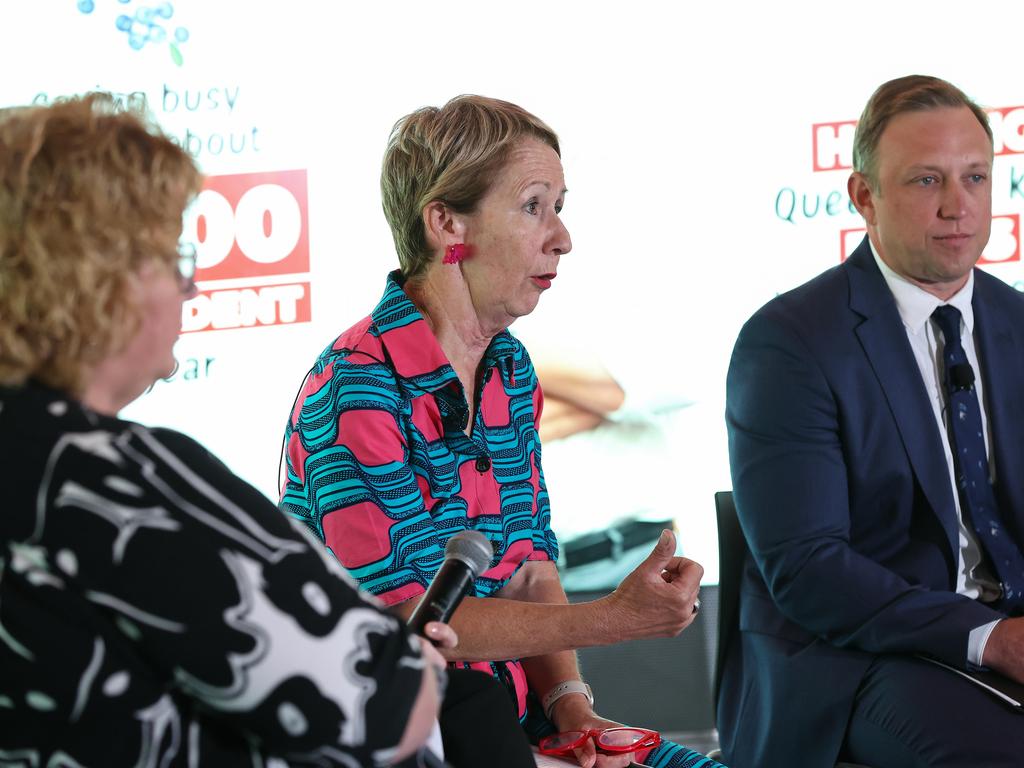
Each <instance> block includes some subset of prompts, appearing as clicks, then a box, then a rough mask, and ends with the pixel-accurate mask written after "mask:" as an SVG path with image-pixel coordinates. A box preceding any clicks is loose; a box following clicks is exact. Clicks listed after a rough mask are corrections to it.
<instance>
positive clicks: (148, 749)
mask: <svg viewBox="0 0 1024 768" xmlns="http://www.w3.org/2000/svg"><path fill="white" fill-rule="evenodd" d="M200 182H201V178H200V175H199V172H198V170H197V169H196V167H195V164H194V163H193V161H192V159H191V158H190V157H189V156H188V155H187V154H186V153H185V152H184V151H182V150H181V148H179V147H178V146H176V145H175V144H174V143H173V142H171V141H170V140H169V139H168V138H167V137H166V136H164V135H163V134H162V133H161V132H160V131H159V130H158V129H157V128H156V127H155V126H153V125H151V124H150V123H148V122H147V121H146V120H145V119H144V118H143V117H141V116H139V115H137V114H133V113H129V112H122V111H119V110H117V109H115V108H114V105H113V102H112V101H111V99H110V98H109V97H106V96H103V95H98V94H93V95H89V96H87V97H84V98H81V99H71V100H67V101H63V102H60V103H57V104H55V105H53V106H50V107H36V108H24V109H15V110H8V111H6V112H4V113H2V114H0V467H2V475H0V479H2V481H3V482H2V485H3V488H4V494H5V500H4V507H3V514H0V606H2V612H0V670H3V672H2V674H0V755H6V756H8V757H11V756H15V755H16V756H17V759H18V760H20V761H23V762H24V763H25V764H32V765H37V764H38V765H53V764H56V763H60V764H61V765H72V764H73V765H105V766H127V765H169V764H174V765H178V764H184V763H185V762H186V761H187V762H188V764H189V765H216V766H232V765H263V764H269V763H267V762H266V758H268V757H270V756H275V757H277V758H280V759H282V760H284V761H285V762H286V764H303V765H312V764H315V765H342V766H353V765H360V766H364V765H365V766H370V765H373V766H383V765H392V764H394V762H395V761H396V760H399V759H403V758H405V757H406V756H409V755H412V754H413V753H414V752H416V751H418V749H419V747H420V745H421V744H422V743H423V742H424V741H425V739H426V738H427V735H428V733H429V730H430V728H431V727H432V726H433V724H434V722H435V717H436V713H437V709H438V701H439V691H438V685H439V683H440V682H441V681H442V680H443V676H444V672H443V668H444V664H443V661H442V659H441V657H440V656H439V655H438V654H437V652H436V651H434V650H433V649H432V648H431V647H430V646H429V645H426V644H424V643H422V642H421V641H420V640H419V639H418V638H416V637H411V636H410V635H409V634H408V632H407V630H406V629H405V628H404V626H403V625H402V624H401V623H400V622H399V621H398V620H397V619H396V618H394V617H392V616H391V615H389V614H387V613H385V612H383V611H382V610H381V609H380V608H379V607H378V606H377V604H376V603H374V602H373V601H372V600H371V599H370V598H366V597H363V596H362V595H360V594H359V593H358V592H357V591H356V590H355V589H354V588H353V586H352V585H351V583H350V582H348V581H346V580H345V579H344V578H343V577H342V576H340V572H339V569H338V568H337V566H336V565H335V564H333V563H332V562H330V561H329V560H328V559H327V558H324V557H323V556H322V554H321V553H320V552H319V551H318V547H317V545H316V544H313V543H311V542H310V541H309V540H308V539H307V537H306V536H305V535H303V533H302V532H301V531H300V530H298V529H297V528H296V527H293V526H292V525H290V524H289V523H288V521H287V520H286V518H285V517H284V516H283V515H281V514H280V513H279V512H278V511H277V509H276V508H275V507H274V505H273V504H271V503H270V502H269V501H268V500H266V499H265V498H264V497H263V496H262V495H261V494H259V493H258V492H257V491H256V490H255V489H253V488H252V487H251V486H249V485H247V484H246V483H244V482H243V481H241V480H240V479H239V478H237V477H236V476H235V475H233V474H232V473H231V472H230V471H229V470H228V469H227V468H226V467H225V466H224V465H223V464H222V463H220V462H219V461H217V460H216V459H215V458H214V457H212V456H211V455H210V454H209V453H208V452H206V451H205V450H204V449H203V448H202V447H201V446H200V445H198V444H197V443H195V442H194V441H192V440H190V439H189V438H187V437H185V436H184V435H181V434H178V433H175V432H171V431H169V430H156V429H146V428H144V427H142V426H140V425H138V424H132V423H130V422H126V421H122V420H120V419H118V418H117V413H118V411H119V409H120V408H121V407H123V406H124V405H126V404H127V403H128V402H130V401H131V400H133V399H134V398H135V397H137V396H138V395H139V394H140V393H141V392H143V391H144V390H145V389H146V388H147V387H148V386H149V385H151V384H152V383H153V382H154V381H155V380H156V379H157V378H159V377H161V376H165V375H167V374H168V373H170V371H171V370H172V368H173V366H174V357H173V346H174V341H175V339H176V337H177V335H178V331H179V328H180V324H181V312H182V304H183V302H184V301H185V300H186V299H187V298H188V297H190V296H192V295H194V293H195V285H194V284H193V282H192V274H193V270H194V266H195V265H194V257H192V256H190V254H188V253H185V254H182V253H181V252H179V249H178V238H179V236H180V232H181V217H182V212H183V210H184V208H185V206H186V205H187V203H188V202H189V200H190V199H191V198H192V196H193V195H195V194H196V192H197V191H198V189H199V186H200ZM186 557H187V566H183V562H182V559H183V558H186ZM427 632H428V634H430V635H431V636H432V638H433V639H434V640H436V641H437V642H439V643H440V644H442V645H452V644H454V642H455V636H454V633H453V632H452V631H451V630H450V629H449V628H447V627H446V626H444V625H441V624H436V623H434V624H431V625H430V626H428V628H427ZM435 672H436V673H437V674H436V675H435ZM279 764H280V763H279Z"/></svg>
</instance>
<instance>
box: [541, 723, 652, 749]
mask: <svg viewBox="0 0 1024 768" xmlns="http://www.w3.org/2000/svg"><path fill="white" fill-rule="evenodd" d="M587 739H593V740H594V746H596V747H597V751H598V752H604V753H606V754H611V755H617V754H622V753H625V752H636V751H637V750H640V749H649V748H650V747H656V746H658V745H659V744H660V743H661V734H659V733H658V732H657V731H649V730H647V729H646V728H627V727H622V728H605V729H603V730H602V729H595V730H591V731H565V732H563V733H554V734H552V735H551V736H545V737H544V738H543V739H541V740H540V744H538V747H539V749H540V751H541V753H542V754H545V755H569V754H571V753H572V751H573V750H574V749H577V748H579V747H582V746H583V745H584V744H586V743H587Z"/></svg>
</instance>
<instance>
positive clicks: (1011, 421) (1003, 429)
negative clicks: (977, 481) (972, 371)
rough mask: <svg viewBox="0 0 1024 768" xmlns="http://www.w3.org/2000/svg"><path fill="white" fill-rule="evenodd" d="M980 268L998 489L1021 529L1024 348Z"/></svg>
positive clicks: (979, 311)
mask: <svg viewBox="0 0 1024 768" xmlns="http://www.w3.org/2000/svg"><path fill="white" fill-rule="evenodd" d="M986 278H987V276H986V275H984V274H982V273H977V272H976V273H975V281H974V298H973V300H972V306H973V307H974V323H975V325H974V342H975V345H976V346H977V350H978V358H979V360H978V363H979V365H980V366H981V374H982V387H983V390H984V395H985V413H986V415H987V417H988V430H989V435H990V436H991V440H992V453H993V454H994V455H995V461H996V490H997V493H998V495H999V501H1000V509H1001V511H1002V513H1003V515H1004V519H1013V520H1014V522H1015V524H1016V529H1017V531H1018V534H1021V533H1024V530H1022V521H1021V515H1022V514H1024V498H1022V485H1021V483H1020V482H1017V481H1016V479H1015V478H1017V477H1018V476H1019V474H1020V471H1021V445H1020V441H1019V435H1020V432H1021V430H1020V425H1021V424H1024V420H1022V419H1024V417H1022V413H1021V405H1020V397H1021V386H1022V383H1024V375H1022V373H1021V353H1022V351H1024V345H1022V343H1021V341H1020V339H1018V338H1017V335H1016V331H1015V329H1014V327H1013V324H1012V323H1011V322H1010V320H1009V319H1008V317H1007V316H1006V314H1005V313H1004V312H1003V311H1002V307H1003V304H1002V302H1001V301H1000V300H999V297H998V295H996V294H995V292H994V291H993V290H992V287H993V286H991V285H990V282H989V279H986Z"/></svg>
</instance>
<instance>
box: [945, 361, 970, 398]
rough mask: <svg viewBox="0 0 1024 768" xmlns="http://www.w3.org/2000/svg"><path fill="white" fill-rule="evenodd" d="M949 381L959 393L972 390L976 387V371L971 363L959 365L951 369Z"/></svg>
mask: <svg viewBox="0 0 1024 768" xmlns="http://www.w3.org/2000/svg"><path fill="white" fill-rule="evenodd" d="M949 379H950V381H951V382H952V384H953V389H954V390H955V391H957V392H960V391H962V390H965V389H971V388H972V387H973V386H974V369H973V368H971V364H970V363H958V364H957V365H954V366H953V367H952V368H950V369H949Z"/></svg>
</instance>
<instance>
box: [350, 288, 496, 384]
mask: <svg viewBox="0 0 1024 768" xmlns="http://www.w3.org/2000/svg"><path fill="white" fill-rule="evenodd" d="M403 282H404V280H403V279H402V275H401V273H400V272H398V271H397V270H396V271H394V272H391V273H390V274H389V275H388V279H387V285H386V286H385V288H384V295H383V296H382V297H381V300H380V302H379V303H378V304H377V306H376V307H375V308H374V310H373V312H371V313H370V317H371V319H372V321H373V326H374V328H375V329H376V331H377V335H378V336H379V338H380V343H381V345H382V346H383V347H384V349H385V351H386V352H387V355H388V358H389V359H390V361H391V366H392V368H393V369H394V371H395V375H396V376H397V377H398V378H399V379H400V380H401V383H402V384H403V385H404V387H405V388H406V389H407V390H410V391H419V392H436V391H438V390H440V389H444V388H446V387H448V386H450V385H451V384H453V383H455V384H458V388H459V390H460V391H461V389H462V385H461V384H460V383H459V379H458V376H457V375H456V374H455V369H454V368H452V365H451V362H450V361H449V360H448V357H447V356H446V355H445V353H444V350H442V349H441V345H440V344H439V343H438V341H437V337H436V336H435V335H434V332H433V331H432V330H431V329H430V325H429V324H428V323H427V321H426V319H425V318H424V317H423V314H422V313H421V312H420V311H419V310H418V309H417V308H416V305H415V304H413V303H412V301H411V300H410V299H409V297H408V295H407V294H406V293H405V290H404V289H403V288H402V284H403ZM515 352H516V342H515V340H514V339H513V338H512V334H510V333H509V332H508V331H507V330H504V331H502V332H501V333H499V334H497V335H496V336H495V337H494V338H493V339H491V343H490V344H488V345H487V349H486V350H485V351H484V358H483V363H484V367H485V368H491V367H494V366H495V365H498V364H501V366H502V367H503V368H505V369H506V372H507V373H510V372H511V371H512V370H513V366H514V362H515V361H514V355H515Z"/></svg>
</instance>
